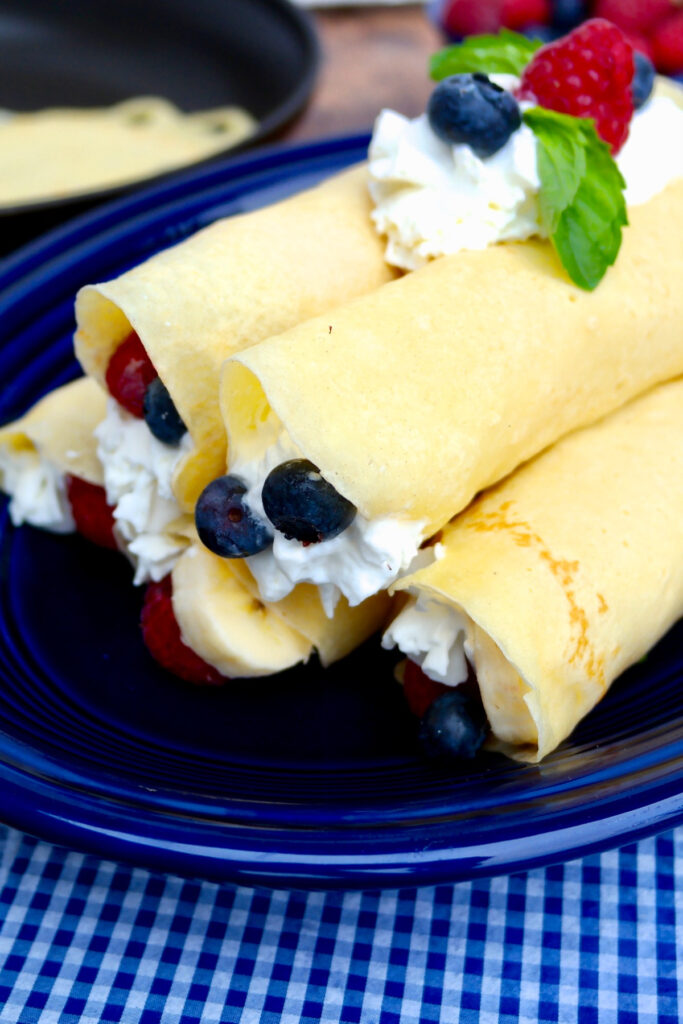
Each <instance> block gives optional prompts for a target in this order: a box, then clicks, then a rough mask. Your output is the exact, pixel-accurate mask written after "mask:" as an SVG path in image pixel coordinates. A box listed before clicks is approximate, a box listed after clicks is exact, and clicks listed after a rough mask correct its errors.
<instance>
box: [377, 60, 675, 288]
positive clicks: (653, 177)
mask: <svg viewBox="0 0 683 1024" xmlns="http://www.w3.org/2000/svg"><path fill="white" fill-rule="evenodd" d="M490 77H491V79H492V80H493V81H494V82H496V83H497V84H498V85H500V86H502V87H503V88H507V89H512V88H515V86H516V84H517V83H518V79H516V78H515V77H514V76H511V75H491V76H490ZM532 105H533V104H530V103H525V102H523V103H521V104H520V107H521V109H522V110H525V109H528V108H529V107H530V106H532ZM616 159H617V164H618V165H619V168H620V170H621V172H622V174H623V175H624V178H625V180H626V184H627V188H626V202H627V204H629V205H636V204H638V203H644V202H646V201H647V200H648V199H651V198H652V196H654V195H656V194H657V193H658V192H660V191H661V190H662V189H663V188H665V186H666V185H667V184H668V183H669V182H671V181H673V180H674V179H675V178H678V177H680V176H681V175H683V110H682V109H681V108H680V107H679V106H678V105H677V104H676V103H675V102H674V101H673V100H672V99H670V98H669V97H666V96H654V97H653V98H652V99H651V100H650V101H649V102H648V103H646V104H645V105H644V106H643V107H642V108H641V109H640V110H638V111H637V112H636V113H635V115H634V117H633V119H632V121H631V128H630V134H629V138H628V140H627V141H626V144H625V145H624V147H623V148H622V150H621V152H620V153H619V155H618V156H617V158H616ZM369 172H370V181H369V189H370V194H371V196H372V198H373V201H374V203H375V209H374V211H373V213H372V218H373V221H374V223H375V225H376V227H377V230H378V231H379V233H380V234H382V235H386V237H387V249H386V259H387V262H389V263H391V264H393V265H394V266H397V267H402V268H403V269H405V270H416V269H418V268H419V267H421V266H424V264H425V263H427V262H428V261H429V260H430V259H434V258H436V257H438V256H444V255H449V254H452V253H455V252H460V251H461V250H463V249H485V248H487V247H488V246H489V245H494V244H496V243H498V242H506V241H523V240H524V239H527V238H531V237H533V236H540V237H543V236H544V231H543V228H542V225H541V218H540V210H539V204H538V192H539V188H540V178H539V175H538V168H537V158H536V137H535V135H534V133H533V131H532V130H531V129H530V128H529V127H528V126H527V125H525V124H522V126H521V127H520V128H519V129H518V130H517V131H515V132H513V134H512V135H511V136H510V139H509V140H508V142H507V143H506V144H505V145H504V146H503V147H502V148H501V149H500V150H499V151H498V152H497V153H494V155H493V156H490V157H487V158H484V159H481V158H480V157H478V156H476V154H475V153H474V152H473V151H472V149H471V148H470V147H469V146H467V145H449V144H448V143H446V142H442V141H441V139H439V138H438V137H437V136H436V135H435V134H434V132H433V131H432V129H431V127H430V125H429V120H428V118H427V115H426V114H422V115H421V116H420V117H417V118H415V119H414V120H410V119H409V118H406V117H404V116H403V115H402V114H397V113H395V112H394V111H392V110H384V111H382V113H381V114H380V115H379V117H378V119H377V121H376V123H375V129H374V133H373V137H372V141H371V143H370V149H369Z"/></svg>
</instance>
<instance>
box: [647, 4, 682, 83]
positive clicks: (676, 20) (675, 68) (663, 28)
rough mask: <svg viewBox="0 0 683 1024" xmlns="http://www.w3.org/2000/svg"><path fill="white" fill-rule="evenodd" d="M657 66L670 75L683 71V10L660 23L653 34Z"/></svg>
mask: <svg viewBox="0 0 683 1024" xmlns="http://www.w3.org/2000/svg"><path fill="white" fill-rule="evenodd" d="M652 54H653V58H654V62H655V67H656V68H657V70H658V71H663V72H664V73H665V74H668V75H678V74H680V73H681V72H683V11H679V12H678V13H677V14H672V15H671V17H670V18H667V20H666V21H664V22H662V24H661V25H658V26H657V28H656V30H655V32H654V35H653V36H652Z"/></svg>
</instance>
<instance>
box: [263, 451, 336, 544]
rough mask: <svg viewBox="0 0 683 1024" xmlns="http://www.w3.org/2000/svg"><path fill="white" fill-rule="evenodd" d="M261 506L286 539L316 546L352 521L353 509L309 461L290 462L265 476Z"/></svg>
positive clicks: (294, 460) (334, 535) (292, 460)
mask: <svg viewBox="0 0 683 1024" xmlns="http://www.w3.org/2000/svg"><path fill="white" fill-rule="evenodd" d="M261 496H262V499H263V507H264V509H265V512H266V515H267V516H268V518H269V519H270V521H271V523H272V524H273V526H274V527H275V528H276V529H277V530H279V531H280V533H284V535H285V537H287V538H288V539H292V538H294V540H300V541H303V542H304V543H307V544H315V543H317V542H318V541H321V540H330V539H331V538H332V537H336V536H337V534H339V533H341V532H342V530H345V529H346V528H347V526H350V525H351V523H352V522H353V518H354V516H355V514H356V509H355V506H354V505H352V504H351V502H350V501H347V500H346V498H343V497H342V496H341V494H339V492H338V491H335V489H334V487H333V486H332V484H328V482H327V480H324V479H323V477H322V476H321V475H320V472H319V470H318V468H317V466H314V465H313V463H312V462H309V461H308V459H291V460H290V461H289V462H283V463H282V465H280V466H276V467H275V469H274V470H272V472H270V473H269V474H268V476H267V477H266V482H265V483H264V485H263V492H262V495H261Z"/></svg>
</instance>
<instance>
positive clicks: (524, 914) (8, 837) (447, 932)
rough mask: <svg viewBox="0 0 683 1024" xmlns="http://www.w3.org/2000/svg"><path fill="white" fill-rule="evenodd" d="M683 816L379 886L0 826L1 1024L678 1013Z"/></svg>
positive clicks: (682, 968) (585, 1023) (387, 1021)
mask: <svg viewBox="0 0 683 1024" xmlns="http://www.w3.org/2000/svg"><path fill="white" fill-rule="evenodd" d="M682 1019H683V829H679V830H678V831H676V832H674V833H669V834H666V835H663V836H660V837H658V838H656V839H649V840H646V841H644V842H641V843H639V844H638V845H631V846H626V847H624V848H623V849H621V850H616V851H613V852H610V853H605V854H603V855H601V856H591V857H587V858H586V859H584V860H576V861H572V862H571V863H568V864H564V865H562V866H559V867H553V868H548V869H546V870H538V871H531V872H529V873H528V874H517V875H511V876H509V877H507V878H496V879H492V880H490V881H477V882H473V883H471V884H460V885H455V886H446V885H443V886H438V887H434V888H424V889H402V890H400V891H393V892H382V893H376V892H368V893H346V894H343V893H312V894H308V895H307V894H305V893H293V892H284V891H275V892H266V891H263V890H256V889H248V888H242V887H236V886H230V885H223V886H221V885H215V884H210V883H207V882H196V881H185V880H183V879H180V878H175V877H168V876H163V875H158V874H153V873H151V872H148V871H143V870H139V869H130V868H127V867H121V866H119V865H117V864H114V863H110V862H108V861H100V860H97V859H96V858H94V857H90V856H85V855H83V854H80V853H70V852H67V851H64V850H62V849H58V848H56V847H54V846H50V845H48V844H47V843H42V842H38V841H36V840H34V839H30V838H28V837H26V836H23V835H21V834H20V833H18V832H15V831H11V830H8V829H3V828H0V1021H1V1022H3V1024H4V1022H7V1024H36V1022H39V1024H100V1022H106V1021H120V1022H122V1024H214V1022H215V1024H218V1022H232V1021H240V1022H243V1024H275V1022H280V1021H282V1022H284V1024H313V1022H316V1024H317V1022H319V1021H323V1022H325V1024H328V1022H329V1024H333V1022H334V1024H336V1022H343V1024H351V1022H361V1024H404V1022H410V1024H412V1022H423V1021H424V1022H437V1021H438V1022H444V1024H445V1022H463V1024H469V1022H474V1021H481V1022H484V1024H499V1022H500V1024H517V1022H524V1024H539V1022H542V1021H558V1022H577V1024H592V1022H597V1024H609V1022H616V1024H677V1022H678V1021H679V1020H682Z"/></svg>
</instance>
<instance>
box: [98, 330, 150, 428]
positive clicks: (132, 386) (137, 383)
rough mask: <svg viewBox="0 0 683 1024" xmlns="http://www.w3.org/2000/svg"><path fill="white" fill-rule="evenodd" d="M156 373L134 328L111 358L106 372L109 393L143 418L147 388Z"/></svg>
mask: <svg viewBox="0 0 683 1024" xmlns="http://www.w3.org/2000/svg"><path fill="white" fill-rule="evenodd" d="M156 375H157V372H156V370H155V369H154V367H153V366H152V363H151V361H150V358H149V356H148V355H147V353H146V352H145V349H144V346H143V344H142V342H141V341H140V339H139V338H138V336H137V334H136V333H135V331H131V333H130V334H129V335H128V337H127V338H126V339H125V341H122V342H121V344H120V345H119V347H118V348H117V349H116V351H115V352H114V354H113V355H112V357H111V359H110V360H109V365H108V367H107V373H106V381H107V387H108V388H109V393H110V394H111V395H113V397H114V398H115V399H116V401H117V402H120V403H121V405H122V406H123V408H124V409H127V410H128V412H130V413H132V414H133V416H137V417H138V419H142V418H143V416H144V408H143V402H144V398H145V391H146V390H147V385H148V384H150V383H151V382H152V381H153V380H154V378H155V377H156Z"/></svg>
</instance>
